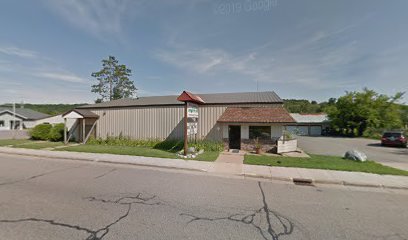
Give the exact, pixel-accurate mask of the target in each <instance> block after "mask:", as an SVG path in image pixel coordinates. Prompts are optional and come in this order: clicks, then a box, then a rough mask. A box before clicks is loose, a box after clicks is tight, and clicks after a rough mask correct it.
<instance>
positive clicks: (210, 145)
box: [87, 135, 224, 152]
mask: <svg viewBox="0 0 408 240" xmlns="http://www.w3.org/2000/svg"><path fill="white" fill-rule="evenodd" d="M87 144H92V145H109V146H127V147H150V148H154V149H160V150H164V151H171V152H176V151H180V150H182V149H183V147H184V141H183V140H176V139H174V140H172V139H171V140H164V141H162V140H159V139H143V140H137V139H131V138H129V137H123V136H121V135H120V136H118V137H111V136H108V137H106V139H102V138H90V139H89V140H88V143H87ZM189 146H190V147H195V148H196V149H197V150H201V149H203V150H204V151H210V152H213V151H215V152H220V151H222V150H223V149H224V144H223V143H222V142H216V141H207V140H200V141H197V142H195V143H189Z"/></svg>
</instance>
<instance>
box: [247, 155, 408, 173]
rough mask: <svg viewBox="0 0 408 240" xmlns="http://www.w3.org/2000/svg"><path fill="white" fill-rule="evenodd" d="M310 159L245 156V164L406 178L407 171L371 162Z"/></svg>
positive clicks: (320, 157)
mask: <svg viewBox="0 0 408 240" xmlns="http://www.w3.org/2000/svg"><path fill="white" fill-rule="evenodd" d="M310 157H311V158H295V157H280V156H279V157H274V156H273V157H272V156H265V155H263V156H256V155H245V160H244V163H245V164H252V165H267V166H279V167H298V168H314V169H327V170H339V171H351V172H367V173H376V174H388V175H403V176H408V171H404V170H400V169H396V168H392V167H388V166H384V165H381V164H379V163H376V162H373V161H367V162H355V161H352V160H346V159H343V158H342V157H336V156H322V155H310Z"/></svg>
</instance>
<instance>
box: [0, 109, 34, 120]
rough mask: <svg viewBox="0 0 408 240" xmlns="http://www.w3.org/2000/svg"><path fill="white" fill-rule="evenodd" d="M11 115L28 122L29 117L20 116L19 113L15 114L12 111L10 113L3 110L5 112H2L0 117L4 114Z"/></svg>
mask: <svg viewBox="0 0 408 240" xmlns="http://www.w3.org/2000/svg"><path fill="white" fill-rule="evenodd" d="M6 112H7V113H9V114H10V115H15V116H16V117H18V118H21V119H23V120H27V119H28V118H27V117H24V116H23V115H20V114H18V113H14V112H12V111H10V110H3V111H1V112H0V115H2V114H4V113H6Z"/></svg>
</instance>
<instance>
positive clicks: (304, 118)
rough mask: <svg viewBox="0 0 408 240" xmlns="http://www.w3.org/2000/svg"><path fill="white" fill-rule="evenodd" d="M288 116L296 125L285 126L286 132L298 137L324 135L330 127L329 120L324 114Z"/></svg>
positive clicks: (292, 114) (293, 114) (294, 114)
mask: <svg viewBox="0 0 408 240" xmlns="http://www.w3.org/2000/svg"><path fill="white" fill-rule="evenodd" d="M290 115H291V116H292V118H293V119H295V121H296V123H295V124H290V125H287V126H286V130H287V131H289V132H291V133H292V134H295V135H298V136H320V135H324V133H325V132H327V131H328V129H329V127H330V122H329V119H328V117H327V114H325V113H316V114H304V113H291V114H290Z"/></svg>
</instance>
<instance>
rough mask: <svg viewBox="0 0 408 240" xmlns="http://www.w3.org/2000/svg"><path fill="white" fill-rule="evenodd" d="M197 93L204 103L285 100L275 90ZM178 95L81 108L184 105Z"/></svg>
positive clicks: (125, 100) (274, 101)
mask: <svg viewBox="0 0 408 240" xmlns="http://www.w3.org/2000/svg"><path fill="white" fill-rule="evenodd" d="M195 95H197V96H199V97H200V98H201V99H202V100H203V101H204V102H205V103H204V104H241V103H283V100H282V99H281V98H280V97H279V96H278V95H277V94H276V93H275V92H243V93H211V94H195ZM177 97H178V96H177V95H172V96H155V97H140V98H136V99H132V98H125V99H119V100H113V101H109V102H103V103H97V104H90V105H85V106H81V107H79V108H109V107H132V106H160V105H183V104H184V103H182V102H179V101H177Z"/></svg>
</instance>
